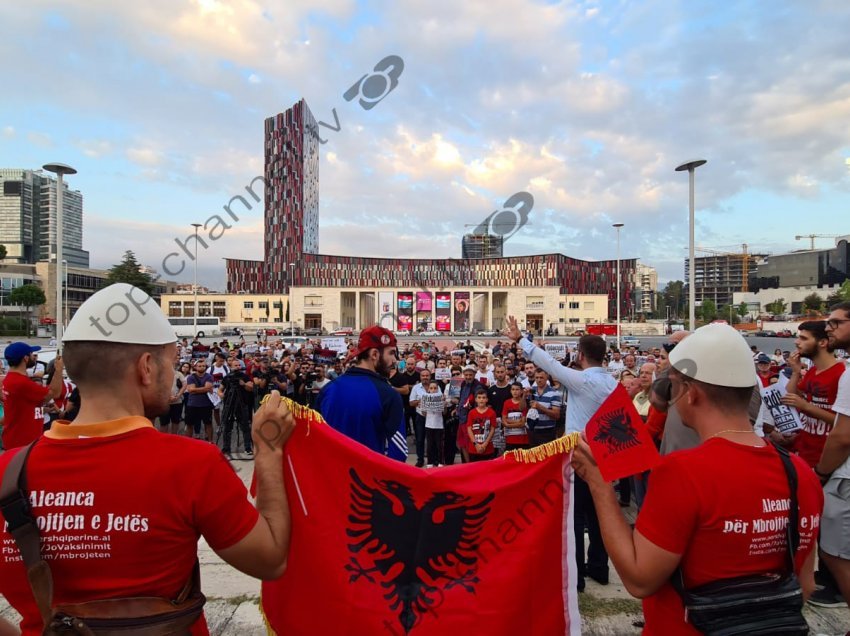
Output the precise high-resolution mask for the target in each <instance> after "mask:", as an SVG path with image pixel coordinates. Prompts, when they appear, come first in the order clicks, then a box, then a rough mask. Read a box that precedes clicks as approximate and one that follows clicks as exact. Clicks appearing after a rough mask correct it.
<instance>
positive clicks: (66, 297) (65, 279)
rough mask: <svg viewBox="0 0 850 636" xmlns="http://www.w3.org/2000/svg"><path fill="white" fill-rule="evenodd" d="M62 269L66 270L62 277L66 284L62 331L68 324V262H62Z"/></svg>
mask: <svg viewBox="0 0 850 636" xmlns="http://www.w3.org/2000/svg"><path fill="white" fill-rule="evenodd" d="M62 269H63V270H65V275H64V276H63V277H62V280H63V282H64V292H65V295H64V299H63V302H64V306H63V308H64V310H65V311H64V312H63V313H62V329H63V330H64V329H65V326H66V325H67V324H68V320H67V314H68V261H66V260H64V259H63V260H62Z"/></svg>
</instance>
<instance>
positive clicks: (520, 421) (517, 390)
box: [502, 382, 528, 451]
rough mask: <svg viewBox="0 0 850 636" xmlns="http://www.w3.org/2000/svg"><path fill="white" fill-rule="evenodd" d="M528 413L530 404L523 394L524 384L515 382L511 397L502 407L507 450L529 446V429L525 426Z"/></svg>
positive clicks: (512, 386)
mask: <svg viewBox="0 0 850 636" xmlns="http://www.w3.org/2000/svg"><path fill="white" fill-rule="evenodd" d="M527 413H528V404H527V403H526V401H525V397H524V395H523V389H522V384H520V383H519V382H514V383H513V384H512V385H511V397H510V399H508V400H505V406H504V407H503V408H502V426H503V427H504V429H505V450H506V451H509V450H516V449H518V448H525V449H527V448H528V429H527V428H526V426H525V416H526V414H527Z"/></svg>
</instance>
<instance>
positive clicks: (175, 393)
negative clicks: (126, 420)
mask: <svg viewBox="0 0 850 636" xmlns="http://www.w3.org/2000/svg"><path fill="white" fill-rule="evenodd" d="M174 355H175V358H176V360H175V363H174V365H175V371H174V384H173V385H172V386H171V400H170V401H169V403H168V412H167V413H163V414H162V415H160V416H159V425H160V428H161V429H162V430H163V431H164V432H168V433H170V434H171V435H177V433H179V432H180V420H182V419H183V394H184V393H185V392H186V388H187V385H186V376H185V375H183V374H182V373H180V371H179V366H180V357H179V354H178V353H177V352H175V354H174ZM72 395H73V393H72ZM65 419H67V420H71V421H73V418H71V417H69V416H68V412H67V409H66V412H65Z"/></svg>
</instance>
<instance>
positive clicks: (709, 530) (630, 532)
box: [573, 324, 823, 634]
mask: <svg viewBox="0 0 850 636" xmlns="http://www.w3.org/2000/svg"><path fill="white" fill-rule="evenodd" d="M669 361H670V365H671V370H670V379H671V382H672V395H673V397H672V400H671V403H675V404H676V405H677V406H678V408H679V411H680V412H681V414H682V420H683V421H684V422H685V423H686V425H687V426H689V427H690V428H692V429H693V430H694V431H695V432H696V433H697V434H698V435H699V437H700V440H701V444H700V445H698V446H697V447H695V448H691V449H687V450H682V451H678V452H674V453H671V454H670V455H667V456H665V457H663V458H662V459H661V462H660V463H659V464H658V465H657V466H656V467H655V468H654V469H653V471H652V475H651V477H650V480H649V489H648V492H647V494H646V499H645V500H644V504H643V507H642V508H641V511H640V513H639V514H638V517H637V520H636V524H635V528H634V529H632V528H631V527H630V526H629V524H628V523H627V521H626V519H625V518H624V516H623V514H622V512H621V510H620V506H619V505H618V503H617V499H616V495H615V494H614V491H613V489H612V488H611V486H610V484H608V483H607V482H605V480H604V479H603V478H602V475H601V474H600V472H599V468H598V466H597V465H596V463H595V462H594V460H593V456H592V453H591V451H590V448H589V447H588V446H587V444H585V443H584V442H582V443H581V444H580V446H579V448H578V449H577V451H576V452H575V453H574V455H573V465H574V466H575V468H576V470H577V471H578V473H579V475H581V477H582V478H584V479H585V480H587V482H588V484H589V486H590V490H591V493H592V495H593V499H594V502H595V504H596V509H597V513H598V516H599V522H600V525H601V526H602V536H603V539H604V541H605V546H606V548H607V549H608V554H609V555H610V557H611V561H612V562H613V564H614V567H615V568H616V569H617V572H618V573H619V574H620V578H621V579H622V581H623V584H624V585H625V586H626V589H627V590H628V591H629V592H630V593H631V594H632V595H633V596H635V597H638V598H642V599H644V602H643V611H644V617H645V620H646V633H652V634H691V633H698V632H697V631H696V630H695V629H694V628H693V626H692V625H689V624H687V623H686V621H687V617H688V613H686V612H685V609H684V605H683V603H682V599H681V597H680V596H679V594H678V593H677V591H676V590H675V589H674V588H673V586H672V585H671V583H670V581H671V577H673V576H676V577H677V578H678V577H679V573H678V572H677V568H680V569H681V570H680V571H681V576H682V580H683V582H684V588H685V589H692V588H694V587H697V586H701V585H703V584H707V583H710V582H717V581H720V580H723V579H729V578H734V577H741V576H747V575H759V574H765V573H783V572H786V571H787V569H788V567H787V564H788V558H789V557H788V549H787V540H786V537H787V533H786V532H785V528H786V526H787V524H788V519H789V513H790V510H791V508H792V506H791V498H790V497H791V495H790V486H789V478H788V477H787V475H786V472H785V466H784V463H785V460H784V459H783V458H782V457H781V456H780V455H779V453H778V452H777V450H776V449H775V448H773V447H772V446H771V445H769V444H768V443H767V442H766V441H765V440H763V439H762V438H760V437H758V436H756V434H755V433H754V432H753V428H752V425H751V424H750V419H749V414H748V406H749V403H750V396H751V395H752V391H753V387H754V386H755V384H756V382H757V379H756V375H755V371H754V369H753V364H752V357H751V355H750V351H749V349H748V347H747V344H746V342H745V341H744V339H743V338H742V337H741V335H740V334H738V333H737V332H736V331H735V329H734V328H732V327H730V326H729V325H721V324H716V325H715V324H712V325H707V326H705V327H702V328H700V329H698V330H696V331H695V332H694V333H693V334H692V335H691V336H690V337H689V338H687V339H686V340H684V341H682V342H681V343H679V344H678V345H677V346H676V348H675V349H674V350H673V351H671V352H670V356H669ZM790 461H791V466H793V471H794V472H795V473H796V475H797V482H798V487H797V490H796V496H797V501H798V510H795V512H798V519H799V521H798V524H797V529H798V531H799V548H798V550H797V551H796V554H795V558H794V570H795V572H796V573H797V575H798V577H799V581H800V584H801V586H802V588H803V592H804V594H806V595H807V594H809V593H811V591H812V589H813V588H814V578H813V562H814V551H813V547H814V543H815V539H816V537H817V528H818V524H819V521H820V513H821V509H822V506H823V493H822V492H821V489H820V487H819V484H818V481H817V478H816V477H815V475H814V473H813V472H812V470H811V468H809V467H808V466H807V465H806V463H805V462H804V461H803V460H802V459H800V458H799V457H796V456H791V458H790ZM674 573H675V574H674ZM748 607H749V608H750V610H751V611H752V612H753V614H752V615H753V616H758V614H756V612H757V611H758V604H757V603H755V602H754V601H753V602H752V603H751V605H748ZM800 619H801V620H802V617H800ZM755 620H758V618H756V619H755ZM803 624H805V623H803ZM736 633H742V632H736ZM794 633H799V632H794Z"/></svg>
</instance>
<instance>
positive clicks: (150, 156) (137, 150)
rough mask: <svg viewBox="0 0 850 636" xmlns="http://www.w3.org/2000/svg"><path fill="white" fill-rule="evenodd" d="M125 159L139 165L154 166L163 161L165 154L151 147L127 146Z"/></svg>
mask: <svg viewBox="0 0 850 636" xmlns="http://www.w3.org/2000/svg"><path fill="white" fill-rule="evenodd" d="M126 155H127V159H129V160H130V161H132V162H133V163H135V164H138V165H140V166H148V167H156V166H159V165H161V164H162V163H163V161H164V160H165V156H164V155H163V153H162V152H160V151H159V150H156V149H154V148H151V147H144V146H133V147H131V148H127V151H126Z"/></svg>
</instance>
